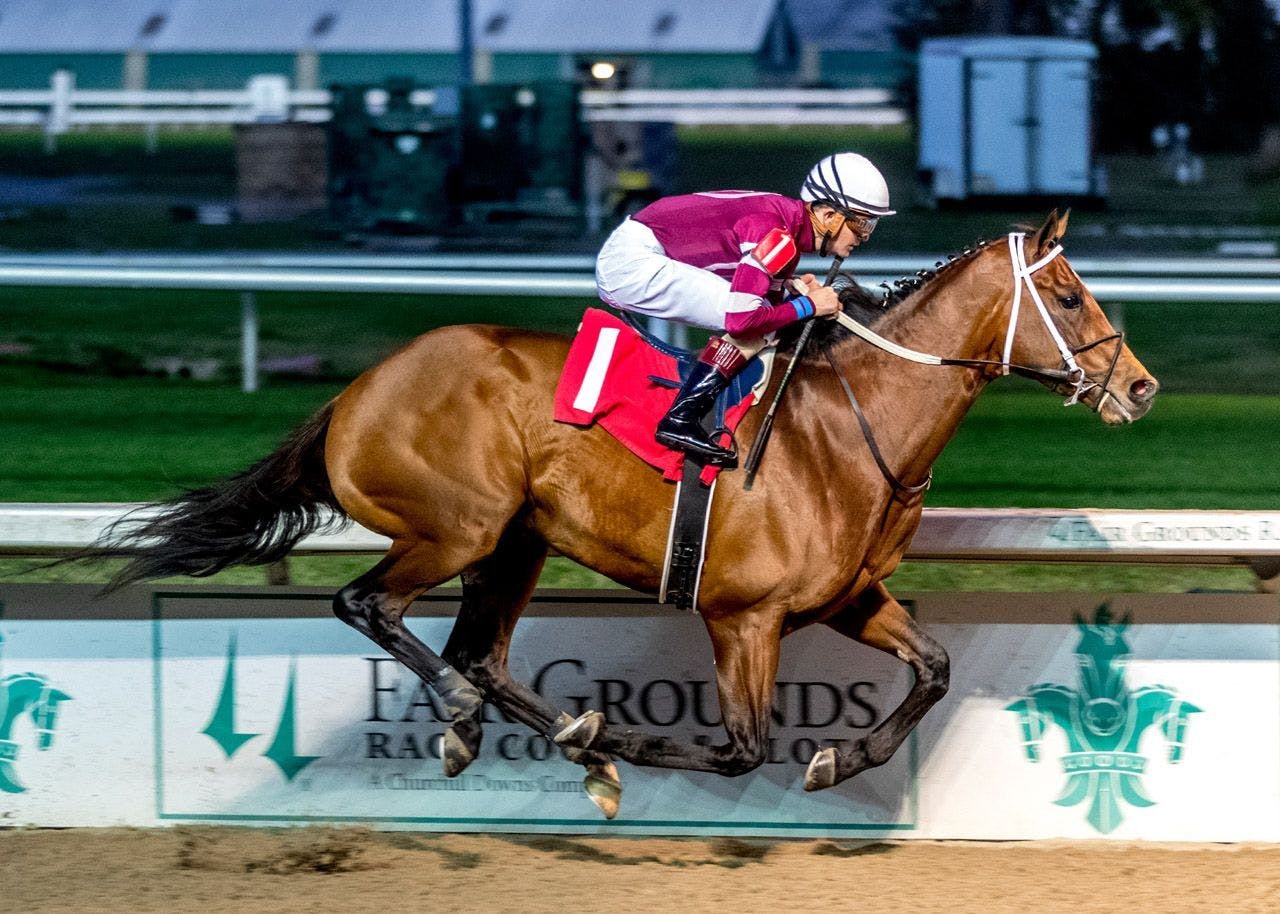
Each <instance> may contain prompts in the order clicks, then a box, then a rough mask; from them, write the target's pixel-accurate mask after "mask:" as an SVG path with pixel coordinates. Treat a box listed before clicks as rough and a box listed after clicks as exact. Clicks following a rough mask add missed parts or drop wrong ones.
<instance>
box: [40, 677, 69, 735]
mask: <svg viewBox="0 0 1280 914" xmlns="http://www.w3.org/2000/svg"><path fill="white" fill-rule="evenodd" d="M39 681H40V686H41V688H40V691H39V693H38V694H37V696H36V698H35V700H34V701H33V702H32V703H31V708H30V710H31V723H32V725H33V726H34V727H35V730H36V735H37V742H36V748H37V749H39V750H40V751H42V752H43V751H44V750H45V749H48V748H49V747H50V746H52V745H53V731H54V729H56V728H57V726H58V705H60V704H62V702H64V701H70V700H71V696H70V695H68V694H67V693H66V692H63V691H60V690H58V689H55V688H53V687H52V686H50V685H49V684H48V683H47V682H46V681H45V680H44V678H43V677H40V678H39Z"/></svg>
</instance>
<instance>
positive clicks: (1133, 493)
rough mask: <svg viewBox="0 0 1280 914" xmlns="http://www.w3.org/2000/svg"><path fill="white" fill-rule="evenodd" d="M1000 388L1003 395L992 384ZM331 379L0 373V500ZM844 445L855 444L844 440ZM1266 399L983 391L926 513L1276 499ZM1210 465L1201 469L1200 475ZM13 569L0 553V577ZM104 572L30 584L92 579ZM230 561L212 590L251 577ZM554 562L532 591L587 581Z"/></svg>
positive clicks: (160, 454)
mask: <svg viewBox="0 0 1280 914" xmlns="http://www.w3.org/2000/svg"><path fill="white" fill-rule="evenodd" d="M1002 387H1003V388H1007V389H1004V390H1002V389H1001V388H1002ZM338 389H340V385H336V384H304V383H276V384H272V385H270V386H268V387H267V388H266V389H264V390H263V391H261V392H259V393H258V394H255V395H245V394H242V393H240V392H239V391H238V390H237V389H235V388H234V387H232V386H230V385H226V384H200V383H197V382H190V381H164V380H157V379H150V378H102V377H95V376H85V375H76V374H66V373H54V372H49V371H44V370H38V369H34V370H33V369H14V368H9V369H6V370H3V371H0V398H3V401H4V402H5V403H6V409H5V410H4V412H3V415H0V436H2V438H3V440H4V441H6V442H7V446H6V448H5V449H4V450H3V452H0V501H145V500H152V499H157V498H163V497H166V496H169V495H172V494H174V493H176V492H177V491H179V490H180V489H181V488H182V487H185V486H193V485H200V484H203V483H206V482H208V481H210V480H212V479H215V478H217V477H219V476H222V475H225V474H228V473H231V472H234V471H236V470H238V469H240V468H242V467H243V466H245V465H247V464H248V463H250V462H251V461H253V460H255V459H256V458H258V457H260V456H262V455H263V454H265V453H267V452H268V451H269V450H270V449H272V448H273V447H275V445H276V444H277V443H278V441H279V440H280V438H281V437H283V435H284V434H285V433H286V431H287V430H288V429H289V428H290V427H291V426H292V425H293V424H295V423H296V422H298V421H300V420H301V419H302V418H303V417H304V416H306V415H307V414H308V413H310V412H311V411H312V410H314V409H316V408H318V407H319V406H320V405H321V404H323V403H324V402H325V400H327V399H328V397H330V396H331V395H333V394H334V393H335V392H336V391H337V390H338ZM853 446H857V444H856V443H855V444H854V445H853ZM1278 450H1280V397H1268V396H1260V395H1221V394H1177V393H1174V394H1170V395H1168V396H1167V397H1166V398H1165V399H1164V400H1163V401H1161V402H1160V403H1159V404H1158V405H1157V407H1156V409H1155V410H1153V412H1152V414H1151V415H1150V416H1148V417H1147V418H1146V419H1144V420H1143V421H1142V422H1140V423H1138V424H1136V425H1133V426H1129V427H1125V428H1118V429H1112V428H1106V427H1104V426H1102V425H1101V423H1100V422H1098V420H1097V418H1096V417H1095V416H1094V415H1093V414H1091V413H1088V412H1086V411H1084V410H1082V409H1080V408H1077V409H1074V410H1063V409H1062V407H1061V405H1060V403H1059V401H1058V400H1057V399H1056V398H1055V397H1053V396H1052V395H1050V394H1048V393H1047V392H1044V391H1040V390H1038V389H1036V388H1035V387H1034V386H1033V385H1031V384H1029V383H1028V382H1021V381H1005V382H1000V384H999V385H997V386H996V388H995V389H993V390H990V391H988V392H987V393H986V394H985V395H984V396H983V397H982V398H981V399H980V400H979V401H978V404H977V406H976V407H975V409H974V410H973V412H972V413H971V414H970V416H969V417H968V419H967V420H966V422H965V424H964V425H963V427H962V428H961V431H960V433H959V434H958V435H957V437H956V438H955V439H954V440H953V442H952V444H951V445H950V447H949V448H948V449H947V450H946V451H945V452H944V454H943V456H942V459H941V460H940V461H939V462H938V465H937V468H936V473H935V479H936V481H935V485H934V488H933V491H932V492H930V494H929V497H928V502H927V503H928V504H930V505H934V506H943V505H950V506H1021V507H1084V506H1098V507H1113V508H1216V509H1230V508H1240V509H1260V508H1268V509H1276V508H1280V492H1278V491H1277V487H1276V486H1275V482H1274V472H1273V460H1274V456H1273V455H1274V454H1275V453H1276V452H1277V451H1278ZM1206 467H1212V468H1213V469H1212V471H1211V472H1209V471H1206ZM291 564H292V573H293V577H294V580H295V582H297V583H300V584H307V583H312V584H323V585H331V584H338V583H343V582H345V581H346V580H349V579H350V578H352V577H354V576H355V575H356V574H357V573H359V572H360V571H361V570H363V569H364V568H365V567H367V566H368V565H369V564H370V560H369V559H368V558H367V557H366V558H360V557H352V558H347V557H343V558H310V559H298V560H294V561H293V562H292V563H291ZM25 567H27V563H24V562H20V561H14V560H10V561H5V562H0V578H10V579H15V578H12V577H11V576H12V575H14V574H16V573H17V572H19V571H20V570H22V569H23V568H25ZM105 573H106V570H105V569H98V570H94V569H89V570H87V571H85V570H78V569H71V570H66V569H63V570H59V571H56V572H44V573H41V574H39V575H38V576H35V577H30V578H28V579H29V580H49V579H68V578H67V576H68V575H70V578H69V579H73V580H102V579H103V577H104V575H105ZM263 576H264V572H263V571H262V569H239V570H235V571H233V572H228V573H227V574H226V575H224V576H221V577H219V578H218V579H217V580H218V581H219V582H220V583H261V582H262V580H263ZM1251 580H1252V579H1251V577H1250V575H1249V573H1248V572H1247V571H1243V570H1217V569H1151V568H1120V567H1115V568H1112V567H1098V568H1079V567H1074V566H1060V567H1059V566H1054V567H1029V566H1028V567H1021V566H1015V567H1008V566H998V567H997V566H990V565H984V566H946V565H921V564H916V565H908V566H906V567H905V568H904V569H903V570H902V571H901V572H899V574H898V576H897V580H896V581H895V585H896V586H898V587H899V588H900V589H904V590H907V589H1008V590H1023V589H1090V590H1112V591H1116V590H1185V589H1190V588H1195V587H1202V588H1215V589H1218V588H1227V589H1248V588H1249V587H1250V586H1251ZM606 583H607V582H605V581H604V580H603V579H601V578H599V577H598V576H596V575H594V574H592V573H589V572H586V571H585V570H584V569H581V568H578V567H577V566H574V565H572V563H569V562H567V561H565V560H553V561H552V563H551V565H550V567H549V569H548V572H547V574H546V575H545V576H544V579H543V586H554V587H564V586H601V585H604V584H606Z"/></svg>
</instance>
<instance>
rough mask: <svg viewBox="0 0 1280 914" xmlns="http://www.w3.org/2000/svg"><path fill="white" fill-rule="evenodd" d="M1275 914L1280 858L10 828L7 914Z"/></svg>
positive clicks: (3, 883)
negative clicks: (823, 913) (838, 913)
mask: <svg viewBox="0 0 1280 914" xmlns="http://www.w3.org/2000/svg"><path fill="white" fill-rule="evenodd" d="M824 909H825V910H849V911H857V912H859V914H877V912H894V914H899V912H903V911H945V912H948V914H1001V912H1019V914H1021V912H1032V911H1034V912H1037V914H1049V912H1059V911H1060V912H1071V914H1091V912H1125V914H1146V912H1159V914H1181V912H1187V914H1191V912H1196V914H1200V912H1213V914H1235V912H1249V914H1274V912H1278V911H1280V846H1276V845H1175V844H1155V845H1138V844H1115V843H1105V842H1100V841H1099V842H1091V843H1071V842H1033V843H1003V844H996V843H982V842H970V841H955V842H933V841H912V842H871V843H867V842H862V843H859V842H830V841H754V840H751V841H748V840H736V839H719V840H701V839H663V838H579V837H557V836H545V835H544V836H530V835H522V836H495V835H432V834H420V833H405V832H370V831H364V830H359V829H290V830H259V829H237V828H174V829H168V830H166V829H155V830H143V829H137V830H134V829H68V830H50V829H38V830H22V829H14V830H7V831H0V911H4V912H24V914H27V912H55V911H56V912H77V911H93V912H126V911H128V912H152V911H154V912H183V911H197V912H200V914H222V912H230V911H251V912H307V914H319V912H324V911H340V912H343V914H361V912H374V911H377V912H379V914H382V912H387V911H433V912H435V911H440V912H446V911H447V912H449V914H466V912H473V911H474V912H489V911H506V910H511V911H518V912H520V914H535V912H543V911H547V912H550V911H556V912H560V911H589V912H594V911H609V912H628V911H641V912H645V914H657V912H665V911H679V912H682V914H693V912H711V911H714V912H718V914H739V912H746V911H752V912H754V911H809V910H824Z"/></svg>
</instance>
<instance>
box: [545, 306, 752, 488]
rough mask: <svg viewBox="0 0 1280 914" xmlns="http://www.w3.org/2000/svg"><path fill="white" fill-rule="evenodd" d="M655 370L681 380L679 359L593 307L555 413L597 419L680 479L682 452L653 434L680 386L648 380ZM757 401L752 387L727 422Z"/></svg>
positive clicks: (709, 475)
mask: <svg viewBox="0 0 1280 914" xmlns="http://www.w3.org/2000/svg"><path fill="white" fill-rule="evenodd" d="M651 375H652V376H653V377H656V378H669V379H671V380H673V381H675V380H678V379H679V377H680V374H679V370H678V367H677V363H676V360H675V359H674V358H672V357H671V356H669V355H667V354H666V353H663V352H659V351H658V350H657V349H654V348H653V347H652V346H650V345H649V344H648V343H647V342H645V340H644V338H643V337H641V336H640V334H639V333H637V332H636V331H635V330H633V329H631V327H629V326H627V325H626V324H625V323H623V322H622V321H621V320H620V319H618V318H617V317H614V316H613V315H612V314H610V313H609V312H607V311H602V310H600V309H598V308H589V309H587V313H586V314H585V315H583V318H582V324H581V326H579V328H578V335H577V336H576V337H574V339H573V344H572V345H571V346H570V348H569V357H568V359H566V360H565V363H564V371H563V372H561V374H560V383H559V385H558V386H557V387H556V412H555V418H556V421H557V422H568V423H570V424H572V425H581V426H589V425H592V424H593V423H597V422H598V423H599V424H600V426H601V427H602V428H604V430H605V431H607V432H608V433H609V434H611V435H613V437H614V438H617V439H618V440H619V441H620V442H622V444H623V445H625V446H626V448H627V449H628V450H629V451H631V453H633V454H635V455H636V456H637V457H639V458H640V459H641V460H643V461H644V462H645V463H647V464H649V465H650V466H654V467H657V468H658V469H660V470H662V474H663V475H664V476H665V477H666V478H667V479H679V478H680V472H681V467H682V466H683V464H684V454H683V453H681V452H680V451H673V450H671V449H670V448H668V447H664V446H663V445H661V444H659V443H658V442H657V441H655V440H654V438H653V433H654V430H655V429H656V428H657V427H658V420H660V419H661V418H662V417H663V416H664V415H666V412H667V410H668V409H670V407H671V404H672V403H673V402H674V401H675V397H676V391H675V389H674V388H671V387H667V386H664V385H662V384H658V383H655V382H654V381H652V380H650V376H651ZM754 402H755V397H754V395H752V394H750V393H748V394H747V395H746V396H745V397H744V398H743V399H742V400H741V401H740V402H739V403H737V404H736V405H734V406H732V407H730V408H729V409H727V410H725V415H724V425H725V427H726V428H728V429H730V430H733V429H736V428H737V427H738V423H739V422H741V421H742V417H743V416H744V415H746V412H747V410H748V409H750V408H751V405H752V404H753V403H754ZM728 442H729V436H728V435H724V436H722V439H721V442H720V443H721V444H725V445H727V444H728ZM719 471H720V468H719V467H706V468H705V469H704V470H703V472H702V481H703V482H705V483H708V484H710V482H711V481H712V480H713V479H715V477H716V475H717V474H718V473H719Z"/></svg>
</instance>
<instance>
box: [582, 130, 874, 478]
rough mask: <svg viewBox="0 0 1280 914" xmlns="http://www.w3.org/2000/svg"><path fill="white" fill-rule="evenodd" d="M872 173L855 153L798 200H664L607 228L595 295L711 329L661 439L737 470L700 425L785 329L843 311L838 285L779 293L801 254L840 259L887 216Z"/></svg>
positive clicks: (831, 159)
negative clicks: (740, 373) (741, 373)
mask: <svg viewBox="0 0 1280 914" xmlns="http://www.w3.org/2000/svg"><path fill="white" fill-rule="evenodd" d="M893 213H894V210H892V209H890V208H889V188H888V185H886V184H885V180H884V177H883V176H882V175H881V174H880V172H879V170H877V169H876V167H875V166H874V165H872V164H871V162H870V161H868V160H867V159H866V158H864V157H863V156H860V155H858V154H857V153H853V152H841V153H837V154H835V155H829V156H827V157H826V158H824V159H823V160H822V161H820V162H819V163H818V164H817V165H815V166H813V168H812V170H810V172H809V176H808V177H807V178H806V179H805V182H804V184H803V186H802V187H801V189H800V199H799V200H795V199H792V198H790V197H784V196H782V195H780V194H771V193H759V192H755V191H743V190H724V191H707V192H704V193H696V194H688V195H685V196H678V197H664V198H663V199H661V200H657V201H655V202H654V203H652V204H650V205H649V206H646V207H645V208H644V209H642V210H640V212H638V213H636V214H635V216H634V217H632V218H629V219H627V220H626V221H625V222H623V223H622V225H620V226H618V228H617V229H615V230H614V232H613V234H611V235H610V236H609V239H608V240H607V241H606V242H605V243H604V247H603V248H601V250H600V256H599V257H598V258H597V260H596V285H597V287H598V288H599V291H600V298H601V299H602V300H604V301H605V302H606V303H607V304H609V305H612V306H613V307H615V308H618V309H620V310H624V311H632V312H635V313H638V314H643V315H647V316H650V317H659V318H662V319H664V320H674V321H680V322H682V323H686V324H693V325H694V326H697V327H703V328H706V329H709V330H714V331H719V332H721V333H723V334H724V335H723V336H715V337H712V338H711V341H710V342H709V343H707V346H706V348H705V349H704V350H703V351H702V354H701V355H700V356H699V357H698V361H697V362H696V363H695V364H694V366H693V370H692V371H691V372H690V373H689V377H688V378H686V379H685V381H684V384H683V385H682V386H681V387H680V392H679V394H677V395H676V400H675V403H673V404H672V406H671V409H670V410H669V411H668V412H667V414H666V416H664V417H663V419H662V421H661V422H659V423H658V428H657V434H656V436H655V437H656V438H657V440H658V442H659V443H660V444H663V445H666V446H667V447H670V448H673V449H675V450H680V451H684V452H686V453H691V454H695V455H696V456H698V457H699V458H700V459H701V460H702V461H704V462H706V463H708V464H711V465H713V466H720V467H734V466H737V463H738V456H737V454H736V453H734V452H733V451H732V450H729V449H726V448H722V447H720V446H719V445H718V444H716V443H715V442H714V441H713V440H712V439H711V438H710V436H708V434H707V433H706V431H705V430H704V429H703V427H702V420H703V418H704V417H705V416H706V415H707V413H708V412H709V411H710V410H711V408H712V406H713V405H714V404H715V400H716V397H717V396H718V395H719V394H720V391H722V390H724V388H725V386H726V385H727V384H728V382H729V380H730V379H731V378H732V377H733V376H734V375H735V374H737V373H738V371H739V370H741V369H742V367H743V366H744V365H746V363H747V361H748V360H749V359H751V358H752V357H753V356H754V355H756V354H757V353H758V352H759V351H760V350H761V349H763V348H764V347H765V346H767V345H770V344H772V343H773V342H774V338H775V334H776V332H777V331H778V330H780V329H781V328H783V327H785V326H787V325H788V324H791V323H794V322H796V321H802V320H805V319H806V318H809V317H813V316H815V315H817V316H820V317H827V316H830V315H832V314H835V313H836V312H837V311H839V310H840V300H839V299H838V298H837V297H836V293H835V290H833V289H830V288H827V287H823V286H817V285H815V284H814V277H813V276H812V275H805V276H804V277H802V281H803V282H804V284H805V285H806V286H808V289H807V290H806V291H805V292H804V294H802V295H798V296H794V297H791V298H789V299H788V298H785V297H784V296H785V294H786V292H785V289H786V284H787V282H788V280H790V279H791V277H792V274H793V273H794V272H795V268H796V264H797V262H798V260H799V258H800V255H801V254H802V253H808V252H810V251H817V252H818V254H819V255H820V256H822V257H826V256H829V255H834V256H837V257H845V256H847V255H848V254H849V252H850V251H852V250H853V249H854V248H855V247H857V246H858V245H860V244H862V242H864V241H866V240H867V239H868V238H869V237H871V232H872V231H873V230H874V229H875V227H876V220H877V219H879V218H880V217H881V216H891V215H893Z"/></svg>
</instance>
